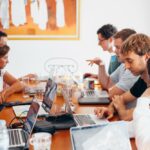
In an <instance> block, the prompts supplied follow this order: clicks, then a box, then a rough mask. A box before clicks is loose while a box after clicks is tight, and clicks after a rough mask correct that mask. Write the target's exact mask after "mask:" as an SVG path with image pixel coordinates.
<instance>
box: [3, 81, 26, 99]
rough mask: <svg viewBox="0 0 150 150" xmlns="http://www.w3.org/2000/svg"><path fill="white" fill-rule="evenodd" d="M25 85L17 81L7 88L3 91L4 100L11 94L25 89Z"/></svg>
mask: <svg viewBox="0 0 150 150" xmlns="http://www.w3.org/2000/svg"><path fill="white" fill-rule="evenodd" d="M24 88H25V85H24V84H23V83H21V82H19V81H17V82H15V83H14V84H13V85H12V86H10V87H8V88H7V89H5V90H4V91H3V93H4V94H3V98H4V100H5V99H6V98H7V97H9V96H10V95H11V94H13V93H16V92H20V91H22V90H24Z"/></svg>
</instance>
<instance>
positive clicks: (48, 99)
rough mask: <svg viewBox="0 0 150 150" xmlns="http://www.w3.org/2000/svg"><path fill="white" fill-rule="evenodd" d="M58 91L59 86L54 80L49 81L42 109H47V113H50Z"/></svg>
mask: <svg viewBox="0 0 150 150" xmlns="http://www.w3.org/2000/svg"><path fill="white" fill-rule="evenodd" d="M56 91H57V84H56V83H55V82H54V81H53V80H51V79H48V81H47V84H46V89H45V93H44V98H43V103H42V107H43V108H44V109H45V111H46V112H49V111H50V109H51V107H52V104H53V101H54V98H55V95H56Z"/></svg>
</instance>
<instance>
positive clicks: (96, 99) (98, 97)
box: [78, 90, 110, 104]
mask: <svg viewBox="0 0 150 150" xmlns="http://www.w3.org/2000/svg"><path fill="white" fill-rule="evenodd" d="M78 103H79V104H109V103H110V100H109V95H108V92H107V91H105V90H102V91H100V90H84V91H83V92H82V94H81V96H80V97H79V98H78Z"/></svg>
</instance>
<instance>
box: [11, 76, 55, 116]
mask: <svg viewBox="0 0 150 150" xmlns="http://www.w3.org/2000/svg"><path fill="white" fill-rule="evenodd" d="M56 91H57V84H56V83H55V82H54V81H53V80H52V79H49V80H48V81H47V83H46V88H45V92H44V96H43V101H42V102H38V103H39V105H40V110H39V113H38V116H41V117H42V116H47V115H48V114H49V112H50V109H51V107H52V104H53V100H54V98H55V95H56ZM29 107H30V106H29V105H21V106H13V110H14V112H15V115H16V116H17V117H26V115H27V112H28V110H29Z"/></svg>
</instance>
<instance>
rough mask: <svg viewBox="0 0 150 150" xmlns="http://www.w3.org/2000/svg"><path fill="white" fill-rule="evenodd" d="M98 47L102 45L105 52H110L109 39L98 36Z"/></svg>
mask: <svg viewBox="0 0 150 150" xmlns="http://www.w3.org/2000/svg"><path fill="white" fill-rule="evenodd" d="M98 45H100V46H101V47H102V49H103V50H104V51H109V39H105V38H104V37H103V36H102V35H101V33H99V34H98Z"/></svg>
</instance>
